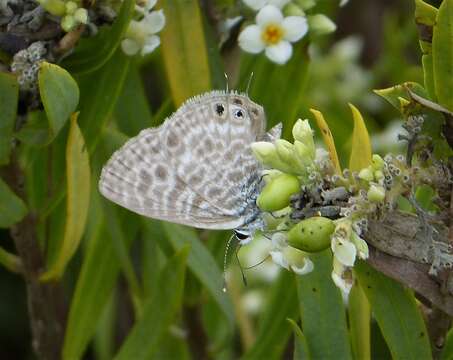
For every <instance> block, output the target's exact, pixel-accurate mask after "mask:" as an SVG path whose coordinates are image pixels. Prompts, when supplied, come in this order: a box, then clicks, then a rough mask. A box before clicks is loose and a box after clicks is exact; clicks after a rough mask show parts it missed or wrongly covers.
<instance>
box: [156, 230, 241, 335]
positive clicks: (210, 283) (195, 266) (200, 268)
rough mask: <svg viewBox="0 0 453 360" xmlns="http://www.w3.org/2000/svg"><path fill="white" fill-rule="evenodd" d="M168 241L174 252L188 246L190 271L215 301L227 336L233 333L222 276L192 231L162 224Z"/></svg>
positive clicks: (230, 311) (229, 303) (209, 254)
mask: <svg viewBox="0 0 453 360" xmlns="http://www.w3.org/2000/svg"><path fill="white" fill-rule="evenodd" d="M162 226H163V228H164V231H165V233H166V235H167V238H168V240H169V241H170V243H171V245H172V246H173V248H174V249H175V250H180V249H181V248H182V247H184V246H186V245H190V248H191V252H190V254H189V258H188V260H187V264H188V266H189V269H190V271H191V272H192V273H193V274H194V275H195V276H196V277H197V278H198V280H199V281H200V282H201V283H202V285H203V286H204V287H205V288H206V290H207V291H208V292H209V294H210V295H211V296H212V297H213V299H214V300H215V301H216V303H217V305H218V306H219V307H220V309H221V310H222V312H223V314H224V315H225V318H226V320H227V321H226V323H225V326H228V328H229V330H230V331H229V334H230V335H231V334H232V333H233V328H234V311H233V305H232V304H231V301H230V299H229V298H228V296H227V295H226V294H225V293H224V292H223V291H222V289H223V286H224V284H223V275H222V272H221V270H220V269H219V267H218V266H217V263H216V261H215V259H214V258H213V257H212V255H211V253H210V252H209V251H208V250H207V249H206V247H205V246H204V245H203V244H202V243H201V241H200V240H199V239H198V237H197V235H196V232H195V231H194V230H193V229H190V228H187V227H184V226H180V225H176V224H169V223H165V222H164V223H162Z"/></svg>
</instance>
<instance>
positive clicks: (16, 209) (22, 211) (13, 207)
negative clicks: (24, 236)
mask: <svg viewBox="0 0 453 360" xmlns="http://www.w3.org/2000/svg"><path fill="white" fill-rule="evenodd" d="M26 214H27V207H26V206H25V204H24V202H23V201H22V199H21V198H20V197H18V196H17V195H16V194H15V193H14V192H13V191H12V190H11V189H10V188H9V186H8V185H7V184H6V183H5V182H4V181H3V180H2V179H1V178H0V228H8V227H10V226H12V225H14V224H15V223H17V222H19V221H21V220H22V218H23V217H24V216H25V215H26Z"/></svg>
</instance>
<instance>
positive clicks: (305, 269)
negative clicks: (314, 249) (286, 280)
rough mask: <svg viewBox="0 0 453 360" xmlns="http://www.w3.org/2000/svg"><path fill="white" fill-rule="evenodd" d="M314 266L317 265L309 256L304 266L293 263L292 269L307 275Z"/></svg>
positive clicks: (299, 273) (298, 273)
mask: <svg viewBox="0 0 453 360" xmlns="http://www.w3.org/2000/svg"><path fill="white" fill-rule="evenodd" d="M314 267H315V266H314V265H313V262H312V261H311V260H310V259H309V258H308V257H306V258H305V262H304V266H302V267H298V266H296V265H291V270H292V271H294V272H295V273H296V274H297V275H305V274H308V273H311V272H312V271H313V269H314Z"/></svg>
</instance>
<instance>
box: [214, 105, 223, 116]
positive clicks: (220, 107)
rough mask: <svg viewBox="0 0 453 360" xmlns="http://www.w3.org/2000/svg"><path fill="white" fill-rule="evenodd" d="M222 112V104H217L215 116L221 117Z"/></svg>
mask: <svg viewBox="0 0 453 360" xmlns="http://www.w3.org/2000/svg"><path fill="white" fill-rule="evenodd" d="M224 111H225V107H224V106H223V105H222V104H217V105H216V106H215V112H216V113H217V115H219V116H221V115H222V114H223V112H224Z"/></svg>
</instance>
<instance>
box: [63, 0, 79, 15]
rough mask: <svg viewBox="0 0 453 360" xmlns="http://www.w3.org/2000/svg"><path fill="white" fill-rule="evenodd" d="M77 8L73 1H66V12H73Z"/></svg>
mask: <svg viewBox="0 0 453 360" xmlns="http://www.w3.org/2000/svg"><path fill="white" fill-rule="evenodd" d="M77 8H78V6H77V4H76V3H75V2H74V1H68V2H67V3H66V14H73V13H74V11H76V9H77Z"/></svg>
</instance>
